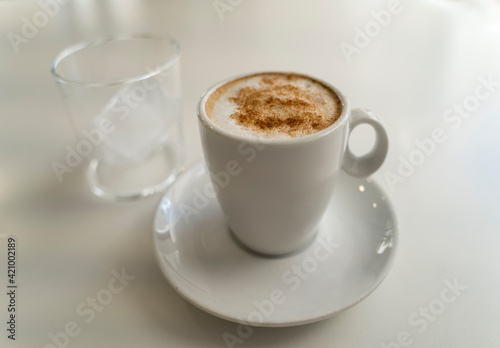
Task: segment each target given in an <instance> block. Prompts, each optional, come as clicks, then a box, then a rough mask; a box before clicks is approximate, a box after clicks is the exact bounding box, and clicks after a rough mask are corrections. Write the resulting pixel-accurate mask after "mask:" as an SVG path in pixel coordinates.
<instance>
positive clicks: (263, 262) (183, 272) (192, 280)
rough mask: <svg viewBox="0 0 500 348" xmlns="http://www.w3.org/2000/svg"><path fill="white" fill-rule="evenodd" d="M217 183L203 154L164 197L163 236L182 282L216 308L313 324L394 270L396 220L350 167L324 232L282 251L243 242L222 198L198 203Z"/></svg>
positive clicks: (157, 231)
mask: <svg viewBox="0 0 500 348" xmlns="http://www.w3.org/2000/svg"><path fill="white" fill-rule="evenodd" d="M207 185H211V183H210V179H209V177H208V175H207V170H206V167H205V164H204V163H203V162H198V163H197V164H195V165H194V166H193V167H191V168H190V169H188V170H186V171H185V172H183V173H182V174H181V175H179V177H178V178H177V180H176V181H175V183H174V184H173V185H172V186H171V187H170V188H169V189H168V191H167V193H166V194H165V196H164V197H163V199H162V201H161V202H160V205H159V207H158V210H157V213H156V216H155V221H154V236H153V237H154V242H155V249H156V256H157V260H158V263H159V265H160V267H161V269H162V271H163V273H164V274H165V276H166V277H167V279H168V280H169V282H170V283H171V284H172V286H173V287H174V288H175V290H176V291H177V292H178V293H179V294H180V295H181V296H183V297H184V298H185V299H187V300H188V301H189V302H191V303H192V304H194V305H196V306H198V307H199V308H201V309H203V310H205V311H207V312H209V313H211V314H213V315H216V316H218V317H221V318H224V319H227V320H231V321H235V322H239V323H244V324H250V325H254V326H293V325H300V324H306V323H311V322H314V321H318V320H322V319H325V318H327V317H330V316H332V315H334V314H336V313H338V312H340V311H342V310H344V309H346V308H349V307H351V306H353V305H355V304H357V303H359V302H360V301H361V300H363V299H364V298H365V297H366V296H368V295H369V294H370V293H371V292H372V291H373V290H374V289H375V288H376V287H377V286H378V285H379V284H380V283H381V282H382V280H383V279H384V277H385V276H386V275H387V273H388V271H389V268H390V266H391V263H392V260H393V259H394V254H395V249H396V245H397V225H396V218H395V215H394V212H393V209H392V207H391V204H390V202H389V200H388V198H387V197H386V196H385V195H384V193H383V192H382V190H381V189H380V188H379V187H378V186H377V185H376V184H375V183H373V182H370V179H368V180H367V179H356V178H353V177H350V176H348V175H347V174H341V177H340V180H339V182H338V184H337V187H336V188H335V193H334V195H333V197H332V200H331V203H330V205H329V207H328V209H327V212H326V214H325V216H324V218H323V221H322V222H321V225H320V228H319V231H318V235H317V237H316V238H315V240H314V241H313V242H312V243H311V244H309V245H308V246H306V247H304V248H303V250H300V251H298V252H295V253H294V254H292V255H288V256H284V257H276V258H273V257H265V256H260V255H256V254H253V253H251V252H249V251H247V250H245V249H244V248H242V247H241V246H240V245H238V244H237V242H235V240H234V239H233V237H232V235H231V234H230V232H229V230H228V228H227V226H226V224H225V221H224V217H223V215H222V212H221V210H220V207H219V204H218V202H217V200H216V199H215V198H209V199H208V200H207V201H204V200H203V199H199V198H198V199H197V200H196V203H195V202H194V201H193V199H194V198H195V197H198V195H199V194H200V193H201V194H202V192H204V188H205V187H207ZM205 192H207V191H205ZM202 195H203V197H206V196H205V195H204V194H202ZM205 205H206V206H205ZM195 206H197V207H198V208H201V209H196V208H194V207H195ZM191 208H192V209H193V210H191ZM183 211H184V215H183ZM187 211H188V212H191V213H192V214H191V215H189V213H186V212H187ZM194 211H196V212H197V213H198V214H195V213H194ZM299 267H300V270H299Z"/></svg>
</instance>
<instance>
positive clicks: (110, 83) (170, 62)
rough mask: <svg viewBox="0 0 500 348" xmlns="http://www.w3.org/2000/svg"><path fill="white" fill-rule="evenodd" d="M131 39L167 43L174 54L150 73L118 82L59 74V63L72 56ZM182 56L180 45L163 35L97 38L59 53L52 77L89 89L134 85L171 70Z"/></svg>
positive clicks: (53, 62) (53, 66) (52, 66)
mask: <svg viewBox="0 0 500 348" xmlns="http://www.w3.org/2000/svg"><path fill="white" fill-rule="evenodd" d="M131 39H153V40H158V41H164V42H167V43H168V44H170V45H172V46H173V47H174V52H173V53H172V54H171V55H170V56H169V57H168V59H167V60H166V61H164V62H163V63H162V64H159V65H157V66H156V67H154V69H152V70H151V71H149V72H148V73H145V74H141V75H138V76H133V77H129V78H123V79H117V80H111V81H106V82H104V81H96V82H88V81H79V80H75V79H69V78H65V77H64V76H62V75H61V74H59V73H58V72H57V67H58V65H59V63H61V62H62V61H63V60H64V59H65V58H67V57H69V56H70V55H72V54H74V53H76V52H78V51H81V50H83V49H86V48H88V47H92V46H97V45H101V44H105V43H108V42H113V41H125V40H131ZM179 55H180V44H179V42H177V41H176V40H174V39H172V38H170V37H168V36H163V35H157V34H150V33H138V34H132V35H106V36H101V37H97V38H95V39H92V40H88V41H82V42H79V43H77V44H74V45H71V46H68V47H66V48H64V49H63V50H62V51H61V52H59V53H58V54H57V55H56V57H55V58H54V59H53V60H52V62H51V63H50V72H51V73H52V76H53V77H54V79H55V80H56V81H58V82H61V83H65V84H73V85H80V86H87V87H105V86H116V85H124V84H128V83H134V82H138V81H142V80H145V79H148V78H150V77H153V76H156V75H158V74H160V73H162V72H164V71H166V70H167V69H169V68H170V67H171V66H172V65H174V64H175V63H176V61H177V60H178V58H179Z"/></svg>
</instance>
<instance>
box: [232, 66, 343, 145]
mask: <svg viewBox="0 0 500 348" xmlns="http://www.w3.org/2000/svg"><path fill="white" fill-rule="evenodd" d="M262 76H263V77H262V78H261V80H260V81H259V86H258V87H254V86H247V87H243V88H241V89H239V90H237V91H236V93H235V95H233V96H231V97H229V98H228V100H229V101H231V102H233V103H234V104H235V106H236V110H235V112H234V113H233V114H231V115H230V116H229V117H230V118H232V119H233V120H234V121H235V122H236V124H238V125H239V126H242V127H244V128H247V129H251V130H253V131H256V132H257V133H265V134H276V133H281V134H286V135H288V136H290V137H296V136H303V135H308V134H312V133H316V132H318V131H320V130H322V129H325V128H327V127H328V126H330V125H332V124H333V123H334V122H335V121H336V120H337V119H338V117H339V115H340V112H341V108H342V106H341V102H340V100H339V98H338V97H337V95H336V94H334V93H333V92H332V91H330V90H329V89H327V87H325V86H323V85H321V87H323V89H325V92H326V93H319V92H317V91H315V90H313V89H308V88H306V87H305V86H300V87H299V86H297V84H294V83H293V81H294V80H296V79H302V80H304V79H306V80H309V79H308V78H306V77H302V76H298V75H286V74H262ZM310 81H311V82H312V83H314V84H319V83H318V82H316V81H314V80H310ZM325 94H326V95H328V97H325Z"/></svg>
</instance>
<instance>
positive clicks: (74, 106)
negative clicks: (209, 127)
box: [51, 34, 183, 200]
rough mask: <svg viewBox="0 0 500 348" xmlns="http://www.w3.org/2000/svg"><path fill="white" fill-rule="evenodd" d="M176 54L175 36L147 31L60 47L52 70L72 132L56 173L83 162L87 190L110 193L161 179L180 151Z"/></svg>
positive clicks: (151, 188) (144, 190) (159, 186)
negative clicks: (71, 143) (73, 142)
mask: <svg viewBox="0 0 500 348" xmlns="http://www.w3.org/2000/svg"><path fill="white" fill-rule="evenodd" d="M179 53H180V48H179V44H178V43H177V42H176V41H174V40H172V39H169V38H166V37H162V36H157V35H152V34H141V35H134V36H113V37H105V38H100V39H97V40H94V41H91V42H83V43H80V44H77V45H75V46H72V47H69V48H67V49H65V50H64V51H62V52H61V53H60V54H59V55H58V56H57V57H56V58H55V59H54V61H53V62H52V64H51V72H52V74H53V76H54V78H55V80H56V82H57V85H58V86H59V88H60V91H61V94H62V96H63V98H64V101H65V103H66V105H67V107H68V112H69V114H70V116H71V119H72V121H73V125H74V128H75V130H76V133H77V138H78V139H77V143H76V145H74V146H68V147H66V152H67V154H66V163H64V164H62V165H60V168H59V169H58V168H54V170H56V174H57V170H60V171H61V172H64V170H65V169H67V168H68V167H75V166H77V165H84V164H85V165H87V166H88V168H87V178H88V182H89V184H90V188H91V190H92V192H93V193H94V194H96V195H97V196H101V197H105V198H109V199H114V200H126V199H129V200H130V199H137V198H141V197H146V196H149V195H152V194H154V193H156V192H159V191H162V190H163V189H164V188H165V187H166V186H168V185H169V184H170V183H171V182H172V181H173V180H174V178H175V176H176V174H177V173H178V171H179V168H180V166H181V162H182V158H183V144H182V117H181V95H180V71H179ZM58 177H59V176H58Z"/></svg>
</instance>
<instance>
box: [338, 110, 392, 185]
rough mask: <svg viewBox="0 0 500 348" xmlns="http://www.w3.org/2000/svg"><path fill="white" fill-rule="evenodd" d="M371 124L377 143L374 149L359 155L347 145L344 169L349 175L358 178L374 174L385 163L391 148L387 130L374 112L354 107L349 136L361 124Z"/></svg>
mask: <svg viewBox="0 0 500 348" xmlns="http://www.w3.org/2000/svg"><path fill="white" fill-rule="evenodd" d="M363 123H366V124H369V125H370V126H372V127H373V129H374V130H375V145H374V146H373V149H372V150H371V151H370V152H369V153H367V154H366V155H364V156H361V157H357V156H355V155H354V154H353V153H352V152H351V150H350V149H349V145H347V146H346V150H345V154H344V161H343V163H342V169H343V170H344V171H345V172H346V173H347V174H349V175H352V176H354V177H357V178H363V177H367V176H369V175H371V174H373V173H374V172H375V171H376V170H377V169H379V168H380V166H381V165H382V163H384V160H385V157H386V156H387V150H388V148H389V139H388V137H387V132H386V131H385V128H384V126H383V125H382V123H381V122H380V120H379V119H378V118H377V116H375V114H374V113H373V112H371V111H370V110H367V109H352V110H351V119H350V121H349V137H350V135H351V132H352V130H353V129H354V128H356V127H357V126H358V125H360V124H363Z"/></svg>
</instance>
